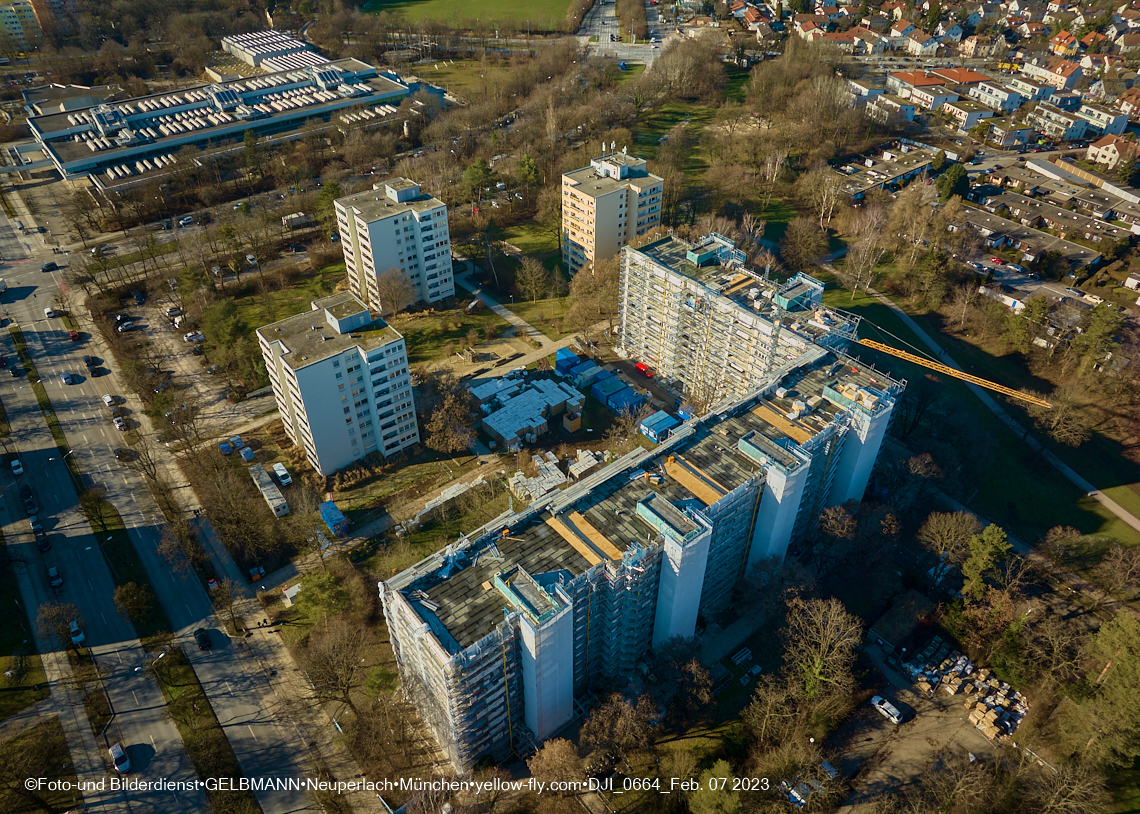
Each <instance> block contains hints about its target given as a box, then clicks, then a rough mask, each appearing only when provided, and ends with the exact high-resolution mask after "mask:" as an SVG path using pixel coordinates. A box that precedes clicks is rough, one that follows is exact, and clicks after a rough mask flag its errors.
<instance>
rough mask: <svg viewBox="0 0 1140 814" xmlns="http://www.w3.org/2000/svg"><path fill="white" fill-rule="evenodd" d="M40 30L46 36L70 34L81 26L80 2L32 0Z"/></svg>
mask: <svg viewBox="0 0 1140 814" xmlns="http://www.w3.org/2000/svg"><path fill="white" fill-rule="evenodd" d="M31 3H32V9H33V10H34V11H35V13H36V20H37V21H39V24H40V30H41V31H43V32H44V33H45V34H48V33H57V32H58V33H60V34H69V33H71V32H73V31H75V30H76V28H77V27H78V25H79V2H78V0H31Z"/></svg>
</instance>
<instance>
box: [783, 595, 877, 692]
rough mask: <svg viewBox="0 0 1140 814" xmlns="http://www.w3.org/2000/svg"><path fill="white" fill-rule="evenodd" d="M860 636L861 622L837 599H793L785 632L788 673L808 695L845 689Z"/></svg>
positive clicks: (850, 677)
mask: <svg viewBox="0 0 1140 814" xmlns="http://www.w3.org/2000/svg"><path fill="white" fill-rule="evenodd" d="M862 636H863V624H862V622H860V621H859V619H858V617H856V616H852V615H851V614H850V613H848V612H847V610H846V609H845V608H844V607H843V603H842V602H840V601H839V600H838V599H835V598H834V597H833V598H831V599H807V600H805V599H801V598H799V597H796V598H794V599H792V600H791V601H790V602H789V603H788V616H787V628H786V631H785V634H784V639H785V648H784V661H785V669H786V671H787V674H788V676H789V677H790V678H794V679H795V680H796V681H798V682H799V683H800V685H801V687H802V691H803V694H804V696H805V697H807V698H814V697H818V696H820V695H829V694H833V693H844V692H846V690H847V689H848V688H849V687H850V686H851V681H852V673H851V669H852V666H853V665H854V664H855V654H856V651H857V650H858V648H859V642H860V640H861V639H862Z"/></svg>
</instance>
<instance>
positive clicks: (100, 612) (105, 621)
mask: <svg viewBox="0 0 1140 814" xmlns="http://www.w3.org/2000/svg"><path fill="white" fill-rule="evenodd" d="M99 615H100V616H103V611H99ZM103 624H107V617H106V616H103ZM120 660H121V659H120Z"/></svg>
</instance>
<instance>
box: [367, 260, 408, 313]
mask: <svg viewBox="0 0 1140 814" xmlns="http://www.w3.org/2000/svg"><path fill="white" fill-rule="evenodd" d="M376 295H377V297H379V299H380V313H381V314H382V315H388V316H392V315H395V314H398V313H400V312H401V311H403V310H404V309H405V308H407V307H408V306H409V305H411V304H412V303H413V302H415V301H416V290H415V288H414V287H413V286H412V281H411V280H409V279H408V275H406V274H405V273H404V272H402V271H401V270H400V269H398V268H395V267H393V268H390V269H388V270H387V271H382V272H381V273H380V274H378V275H376Z"/></svg>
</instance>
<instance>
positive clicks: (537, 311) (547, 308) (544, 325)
mask: <svg viewBox="0 0 1140 814" xmlns="http://www.w3.org/2000/svg"><path fill="white" fill-rule="evenodd" d="M506 307H507V310H509V311H510V312H511V313H512V314H514V315H515V316H517V317H519V318H520V319H522V320H524V321H526V322H527V323H529V324H530V325H533V326H534V327H535V328H537V329H538V330H539V331H541V332H542V333H543V334H545V335H546V336H548V337H550V338H551V339H554V340H558V339H561V338H562V337H564V336H566V333H567V332H564V331H562V330H561V325H562V318H563V317H564V316H566V312H567V311H568V310H569V309H570V298H569V297H553V298H551V299H548V300H539V301H538V302H531V301H529V300H527V301H526V302H514V303H510V304H508V305H507V306H506Z"/></svg>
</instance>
